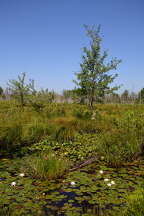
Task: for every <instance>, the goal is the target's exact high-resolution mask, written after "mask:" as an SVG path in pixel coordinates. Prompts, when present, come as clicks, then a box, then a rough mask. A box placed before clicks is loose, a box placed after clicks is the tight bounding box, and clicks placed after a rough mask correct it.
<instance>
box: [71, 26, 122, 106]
mask: <svg viewBox="0 0 144 216" xmlns="http://www.w3.org/2000/svg"><path fill="white" fill-rule="evenodd" d="M84 27H85V29H86V32H87V36H88V37H90V47H89V48H87V47H84V48H83V53H84V54H83V55H82V63H81V64H80V68H81V71H80V72H78V73H76V77H77V80H75V81H74V82H75V84H76V86H77V87H76V92H77V94H78V95H79V96H80V97H81V98H82V99H84V100H87V101H88V104H89V105H90V106H91V107H92V106H93V103H94V102H95V101H101V100H102V99H103V98H104V95H105V94H109V93H113V92H114V91H115V90H117V89H118V88H119V86H115V87H113V88H111V87H110V86H109V84H111V83H112V82H113V81H114V79H115V78H116V77H117V74H114V75H112V74H109V71H111V70H116V68H117V65H118V64H119V63H120V62H121V60H118V59H117V58H113V59H111V60H110V61H109V62H108V61H106V60H107V59H106V58H107V57H108V51H106V50H105V51H103V52H102V51H101V42H102V37H101V35H100V26H98V28H96V27H95V26H93V27H90V26H87V25H85V26H84Z"/></svg>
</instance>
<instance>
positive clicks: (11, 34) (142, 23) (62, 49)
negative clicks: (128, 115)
mask: <svg viewBox="0 0 144 216" xmlns="http://www.w3.org/2000/svg"><path fill="white" fill-rule="evenodd" d="M143 11H144V1H143V0H0V75H1V76H0V78H1V79H0V86H2V87H6V83H7V81H8V80H10V79H16V78H17V76H18V74H20V72H27V77H28V78H32V79H34V80H35V84H36V87H37V88H38V89H40V88H41V87H43V88H48V89H54V90H56V91H58V92H60V91H62V89H72V88H73V87H74V83H73V82H72V80H73V79H75V78H76V77H75V75H74V73H75V72H78V71H79V70H80V68H79V63H80V62H81V55H82V47H83V46H87V45H88V44H89V39H88V38H87V36H86V33H85V30H84V28H83V24H88V25H98V24H101V27H102V28H101V31H102V35H103V42H102V47H103V48H105V49H109V55H110V57H117V58H119V59H122V63H121V64H120V65H119V67H118V69H117V71H116V72H117V73H118V74H119V77H118V78H117V79H116V80H115V84H123V87H122V88H121V91H122V90H124V89H129V90H130V91H138V90H139V89H141V88H142V87H144V12H143ZM114 72H115V71H114Z"/></svg>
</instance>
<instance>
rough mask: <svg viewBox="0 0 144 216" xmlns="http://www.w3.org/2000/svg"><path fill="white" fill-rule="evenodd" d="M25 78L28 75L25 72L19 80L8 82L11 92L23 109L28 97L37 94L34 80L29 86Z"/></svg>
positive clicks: (19, 76)
mask: <svg viewBox="0 0 144 216" xmlns="http://www.w3.org/2000/svg"><path fill="white" fill-rule="evenodd" d="M25 78H26V73H25V72H23V73H22V74H21V75H18V79H17V80H9V82H8V86H9V90H10V91H11V93H12V95H13V96H14V97H15V98H16V99H17V100H18V101H19V102H20V104H21V106H22V107H23V106H24V105H25V104H26V99H27V97H28V96H29V95H32V94H35V93H36V91H35V89H34V80H29V83H28V84H27V83H26V82H25Z"/></svg>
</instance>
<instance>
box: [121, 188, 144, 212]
mask: <svg viewBox="0 0 144 216" xmlns="http://www.w3.org/2000/svg"><path fill="white" fill-rule="evenodd" d="M118 215H119V216H143V215H144V190H143V189H139V190H137V191H135V192H134V193H132V194H131V195H129V196H128V197H127V204H126V207H125V209H124V210H123V211H122V212H121V213H119V214H118Z"/></svg>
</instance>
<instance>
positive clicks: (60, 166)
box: [26, 152, 68, 180]
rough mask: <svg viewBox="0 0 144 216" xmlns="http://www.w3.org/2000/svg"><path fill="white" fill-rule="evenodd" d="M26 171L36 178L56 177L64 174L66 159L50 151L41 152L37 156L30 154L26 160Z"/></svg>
mask: <svg viewBox="0 0 144 216" xmlns="http://www.w3.org/2000/svg"><path fill="white" fill-rule="evenodd" d="M26 164H27V172H28V173H29V174H30V175H31V176H32V177H33V178H38V179H45V180H48V179H56V178H60V177H62V176H63V175H64V172H65V171H66V169H67V168H68V161H66V160H63V159H60V158H58V157H56V156H55V155H54V153H51V152H44V153H43V152H41V153H40V154H39V155H38V156H31V157H29V158H28V159H27V161H26Z"/></svg>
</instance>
